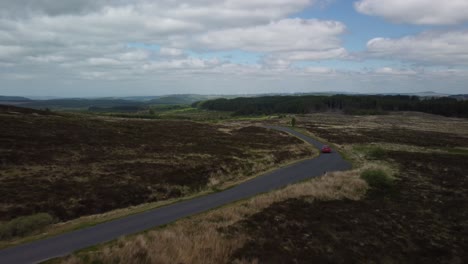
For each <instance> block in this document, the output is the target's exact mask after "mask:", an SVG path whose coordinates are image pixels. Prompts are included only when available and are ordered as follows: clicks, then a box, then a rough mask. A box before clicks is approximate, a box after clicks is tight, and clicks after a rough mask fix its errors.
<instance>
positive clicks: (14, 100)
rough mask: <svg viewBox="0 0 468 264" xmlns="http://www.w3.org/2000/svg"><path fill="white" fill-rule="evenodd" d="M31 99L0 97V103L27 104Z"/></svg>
mask: <svg viewBox="0 0 468 264" xmlns="http://www.w3.org/2000/svg"><path fill="white" fill-rule="evenodd" d="M28 101H31V99H29V98H26V97H22V96H3V95H0V102H28Z"/></svg>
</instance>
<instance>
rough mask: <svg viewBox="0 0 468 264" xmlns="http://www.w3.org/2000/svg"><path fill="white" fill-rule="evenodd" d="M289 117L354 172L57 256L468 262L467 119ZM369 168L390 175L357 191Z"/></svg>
mask: <svg viewBox="0 0 468 264" xmlns="http://www.w3.org/2000/svg"><path fill="white" fill-rule="evenodd" d="M296 118H297V119H298V122H297V125H298V127H299V128H300V129H306V130H308V131H309V132H310V133H312V134H313V135H315V136H316V137H320V138H324V139H328V140H330V142H331V143H334V145H335V147H336V148H337V149H338V150H340V151H341V152H342V153H344V154H345V155H346V156H347V157H348V158H349V159H350V160H352V161H353V163H354V165H355V166H356V167H358V169H355V170H353V171H350V172H346V173H341V174H333V175H327V176H324V177H322V178H319V179H314V180H311V181H307V182H304V183H300V184H297V185H293V186H290V187H287V188H285V189H282V190H279V191H275V192H272V193H268V194H265V195H260V196H258V197H255V198H252V199H249V200H247V201H244V202H239V203H236V204H233V205H229V206H225V207H223V208H221V209H218V210H213V211H211V212H208V213H206V214H202V215H198V216H194V217H191V218H189V219H184V220H181V221H178V222H176V223H174V224H172V225H169V226H167V227H163V228H159V229H156V230H153V231H149V232H147V233H145V234H141V235H136V236H130V237H128V238H122V239H119V240H118V241H115V242H112V243H110V244H107V245H103V246H99V247H95V248H92V249H89V250H86V251H83V252H81V253H78V254H76V255H74V256H72V257H69V258H66V259H61V260H57V262H62V261H63V262H65V263H89V262H93V261H96V262H97V263H125V262H128V261H131V260H135V259H138V261H140V262H145V263H169V262H173V261H174V260H176V261H177V262H178V263H189V262H190V263H311V262H327V263H347V262H350V261H351V262H365V263H379V262H385V263H402V262H419V263H464V262H466V260H467V259H468V255H467V253H466V250H464V249H465V248H467V247H468V240H467V239H466V238H467V237H468V233H467V231H468V222H467V219H468V207H467V206H466V201H467V200H468V196H467V194H468V185H467V184H468V178H467V174H466V171H467V170H468V167H467V165H466V162H465V161H466V160H467V158H468V155H467V152H466V148H467V143H466V142H467V141H466V140H467V139H466V138H467V135H468V121H466V120H464V119H451V118H443V117H437V116H432V115H425V114H417V113H405V114H392V115H386V116H359V117H358V116H356V117H352V116H344V115H336V114H318V115H307V116H297V117H296ZM269 122H270V123H271V122H273V121H269ZM286 122H288V119H282V120H279V121H278V120H276V121H274V123H283V124H286ZM448 127H449V128H450V129H447V128H448ZM401 131H403V132H401ZM399 132H401V133H403V134H399ZM340 135H341V137H340ZM369 168H371V169H373V168H376V169H377V170H382V171H385V172H387V173H388V174H389V175H392V176H393V177H394V178H395V180H393V181H392V183H391V184H390V185H385V184H381V185H375V186H374V185H373V186H371V187H370V189H369V190H368V191H367V194H365V192H366V189H367V187H366V185H365V182H364V183H362V182H363V180H362V179H360V178H359V175H360V174H361V173H362V171H366V170H368V169H369ZM344 193H346V195H344ZM161 242H163V243H161Z"/></svg>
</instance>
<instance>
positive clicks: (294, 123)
mask: <svg viewBox="0 0 468 264" xmlns="http://www.w3.org/2000/svg"><path fill="white" fill-rule="evenodd" d="M291 126H292V127H295V126H296V118H295V117H293V118H292V119H291Z"/></svg>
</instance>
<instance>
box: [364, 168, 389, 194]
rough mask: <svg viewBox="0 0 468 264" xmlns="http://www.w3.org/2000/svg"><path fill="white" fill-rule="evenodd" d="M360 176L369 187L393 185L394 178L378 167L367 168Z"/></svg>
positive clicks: (381, 187) (379, 187) (380, 187)
mask: <svg viewBox="0 0 468 264" xmlns="http://www.w3.org/2000/svg"><path fill="white" fill-rule="evenodd" d="M361 178H362V179H363V180H365V181H366V182H367V184H369V186H370V187H371V188H377V189H389V188H391V187H392V186H393V185H394V179H393V178H392V177H390V176H389V175H388V174H387V173H386V172H385V171H383V170H379V169H369V170H365V171H363V172H362V173H361Z"/></svg>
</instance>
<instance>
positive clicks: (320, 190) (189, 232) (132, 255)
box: [62, 170, 368, 264]
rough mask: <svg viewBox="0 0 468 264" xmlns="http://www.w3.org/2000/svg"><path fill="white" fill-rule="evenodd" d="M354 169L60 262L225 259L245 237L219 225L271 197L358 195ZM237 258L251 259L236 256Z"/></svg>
mask: <svg viewBox="0 0 468 264" xmlns="http://www.w3.org/2000/svg"><path fill="white" fill-rule="evenodd" d="M359 175H360V171H359V170H354V171H348V172H336V173H329V174H327V175H324V176H322V177H319V178H316V179H313V180H309V181H306V182H302V183H298V184H295V185H290V186H288V187H286V188H283V189H280V190H277V191H273V192H270V193H267V194H262V195H259V196H256V197H254V198H251V199H248V200H246V201H242V202H238V203H235V204H233V205H229V206H226V207H223V208H220V209H217V210H213V211H210V212H207V213H204V214H201V215H198V216H194V217H191V218H187V219H183V220H180V221H178V222H176V223H174V224H172V225H169V226H167V227H165V228H161V229H157V230H153V231H150V232H147V233H145V234H140V235H137V236H132V237H128V238H121V239H119V240H118V241H117V242H115V243H113V244H110V245H105V246H102V247H100V248H98V250H96V251H85V252H82V253H79V254H77V255H74V256H71V257H68V258H66V259H64V260H63V262H62V263H69V264H71V263H73V264H78V263H88V262H93V261H99V262H103V263H194V264H195V263H204V264H209V263H226V262H227V261H228V260H229V257H230V256H231V255H232V253H233V252H234V251H235V250H237V249H239V248H240V247H242V246H243V245H244V243H245V241H246V237H243V236H236V237H232V236H229V235H227V234H226V233H223V232H222V231H220V230H221V229H223V228H225V227H228V226H230V225H233V224H234V223H236V222H238V221H241V220H243V219H246V218H247V217H248V216H251V215H252V214H254V213H257V212H259V211H261V210H263V209H265V208H267V207H268V206H270V205H272V204H273V203H275V202H280V201H284V200H287V199H291V198H301V197H306V198H307V200H308V201H311V202H312V201H314V200H335V199H352V200H357V199H360V198H361V197H363V196H364V194H365V193H366V190H367V188H368V186H367V184H366V183H365V181H363V180H362V179H361V178H360V177H359ZM238 263H256V261H255V260H253V262H252V261H249V262H247V261H240V262H238Z"/></svg>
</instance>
